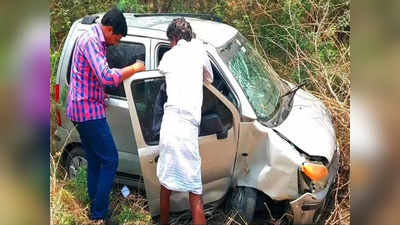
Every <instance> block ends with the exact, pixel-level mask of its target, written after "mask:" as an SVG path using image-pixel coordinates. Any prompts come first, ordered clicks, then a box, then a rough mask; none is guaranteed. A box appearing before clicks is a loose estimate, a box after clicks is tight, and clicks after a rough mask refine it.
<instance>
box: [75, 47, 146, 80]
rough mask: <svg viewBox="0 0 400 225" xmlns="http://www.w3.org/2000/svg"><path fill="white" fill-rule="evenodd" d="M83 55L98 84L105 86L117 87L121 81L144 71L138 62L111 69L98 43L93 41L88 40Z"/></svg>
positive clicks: (142, 65)
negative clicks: (98, 81)
mask: <svg viewBox="0 0 400 225" xmlns="http://www.w3.org/2000/svg"><path fill="white" fill-rule="evenodd" d="M83 53H84V55H85V57H86V59H87V60H88V62H89V66H90V68H91V69H92V70H93V71H94V73H95V74H96V76H97V78H98V79H99V80H100V82H101V83H102V84H103V85H106V86H112V85H113V86H115V87H117V86H118V85H119V84H120V83H121V82H122V81H123V80H125V79H127V78H128V77H130V76H132V75H133V74H135V73H137V72H140V71H143V70H144V64H143V63H139V62H137V63H135V64H133V65H130V66H126V67H124V68H122V69H117V68H113V69H111V68H110V67H109V66H108V63H107V60H106V56H105V55H104V52H103V51H102V50H101V47H100V43H99V42H98V41H96V40H95V39H89V40H88V42H87V43H86V45H85V46H84V49H83Z"/></svg>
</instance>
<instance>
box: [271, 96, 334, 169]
mask: <svg viewBox="0 0 400 225" xmlns="http://www.w3.org/2000/svg"><path fill="white" fill-rule="evenodd" d="M275 130H277V131H278V132H280V133H281V134H282V135H284V136H285V137H286V138H287V139H289V140H290V141H291V142H292V143H293V144H294V145H296V146H297V147H298V148H300V149H301V150H303V151H304V152H306V153H307V154H309V155H312V156H323V157H325V158H326V159H327V160H328V161H329V162H330V161H331V160H332V157H333V154H334V151H335V149H336V135H335V129H334V127H333V123H332V120H331V116H330V114H329V112H328V110H327V109H326V107H325V106H324V105H323V104H322V102H321V101H319V100H318V99H317V98H316V97H314V96H313V95H311V94H309V93H307V92H305V91H303V90H301V89H300V90H298V91H297V92H296V94H295V96H294V99H293V107H292V109H291V111H290V113H289V115H288V117H287V118H286V120H285V121H284V122H283V123H282V124H280V125H279V126H277V127H276V128H275Z"/></svg>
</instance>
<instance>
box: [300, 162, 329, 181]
mask: <svg viewBox="0 0 400 225" xmlns="http://www.w3.org/2000/svg"><path fill="white" fill-rule="evenodd" d="M301 170H302V171H303V173H304V174H305V175H307V177H309V178H310V179H311V180H313V181H321V180H323V179H324V178H325V177H326V176H327V175H328V169H327V168H326V167H325V166H324V165H320V164H314V163H304V164H303V165H302V166H301Z"/></svg>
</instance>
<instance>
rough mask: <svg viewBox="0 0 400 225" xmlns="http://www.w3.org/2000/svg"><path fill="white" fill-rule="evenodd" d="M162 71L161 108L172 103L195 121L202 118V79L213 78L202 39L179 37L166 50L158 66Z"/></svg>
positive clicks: (209, 79)
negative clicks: (163, 99) (163, 97)
mask: <svg viewBox="0 0 400 225" xmlns="http://www.w3.org/2000/svg"><path fill="white" fill-rule="evenodd" d="M158 69H159V70H160V72H161V73H163V74H164V75H165V80H166V85H167V90H166V91H167V96H168V99H167V102H166V103H165V105H164V109H167V108H168V107H174V108H177V109H179V110H183V111H185V112H186V113H189V114H191V115H192V116H193V118H194V119H195V121H196V122H197V125H200V120H201V105H202V102H203V80H205V81H208V82H212V81H213V75H212V74H213V73H212V68H211V64H210V60H209V58H208V55H207V52H206V50H205V48H204V44H203V42H202V41H200V40H197V39H192V40H191V41H190V42H187V41H186V40H183V39H181V40H179V41H178V43H177V45H176V46H174V47H173V48H172V49H170V50H169V51H168V52H166V53H165V54H164V56H163V58H162V60H161V62H160V65H159V66H158Z"/></svg>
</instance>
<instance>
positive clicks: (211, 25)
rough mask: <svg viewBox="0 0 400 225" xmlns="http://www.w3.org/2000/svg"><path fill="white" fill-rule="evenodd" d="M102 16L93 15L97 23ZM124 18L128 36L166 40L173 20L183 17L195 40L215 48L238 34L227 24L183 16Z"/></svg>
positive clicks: (130, 16) (125, 14)
mask: <svg viewBox="0 0 400 225" xmlns="http://www.w3.org/2000/svg"><path fill="white" fill-rule="evenodd" d="M103 15H104V13H102V14H96V15H95V16H99V19H98V20H97V21H98V22H100V20H101V17H102V16H103ZM124 16H125V18H126V22H127V25H128V35H137V36H145V37H151V38H157V39H163V40H168V38H167V35H166V32H167V28H168V25H169V24H170V22H171V21H172V20H173V19H175V18H179V17H184V18H185V19H186V21H188V22H189V23H190V25H191V27H192V30H193V32H194V33H195V34H196V38H198V39H200V40H202V41H205V42H207V43H209V44H211V45H213V46H214V47H216V48H218V47H221V46H222V45H224V44H225V43H226V42H228V41H229V40H231V39H232V38H233V37H234V36H235V35H236V34H237V33H238V31H237V30H236V29H235V28H233V27H232V26H229V25H227V24H224V23H220V22H215V21H212V20H207V19H201V18H195V17H191V16H189V15H185V14H183V16H182V15H176V14H175V15H173V14H171V15H168V14H160V15H157V14H149V15H146V14H139V15H136V16H135V14H133V13H124ZM194 16H195V15H194Z"/></svg>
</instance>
